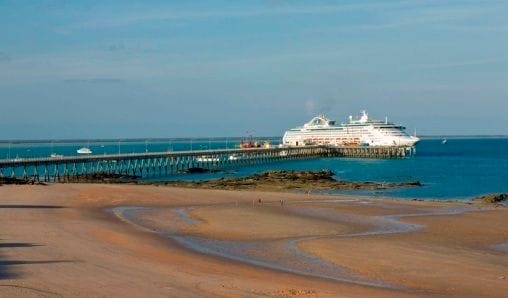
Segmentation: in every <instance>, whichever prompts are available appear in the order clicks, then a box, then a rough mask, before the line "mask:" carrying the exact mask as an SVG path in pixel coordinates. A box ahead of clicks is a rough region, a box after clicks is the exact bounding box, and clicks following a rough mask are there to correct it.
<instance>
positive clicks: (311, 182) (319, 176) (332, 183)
mask: <svg viewBox="0 0 508 298" xmlns="http://www.w3.org/2000/svg"><path fill="white" fill-rule="evenodd" d="M164 184H166V185H174V186H182V187H202V188H218V189H267V190H288V189H305V190H311V189H322V190H326V189H329V190H333V189H336V190H350V189H386V188H392V187H415V186H421V183H420V182H419V181H410V182H355V181H344V180H336V179H335V178H334V173H333V172H332V171H330V170H321V171H266V172H264V173H261V174H255V175H252V176H248V177H234V178H221V179H216V180H206V181H169V182H164Z"/></svg>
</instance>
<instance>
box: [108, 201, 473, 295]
mask: <svg viewBox="0 0 508 298" xmlns="http://www.w3.org/2000/svg"><path fill="white" fill-rule="evenodd" d="M310 203H312V205H311V204H310ZM316 203H318V206H316ZM265 204H274V205H275V204H276V202H267V203H265ZM338 204H353V205H372V206H375V207H376V208H381V209H386V210H389V214H386V215H359V214H353V213H348V212H343V211H339V210H337V208H336V207H337V206H338ZM227 207H231V206H229V205H228V206H227ZM199 208H200V207H173V208H148V207H116V208H114V209H113V213H114V214H115V215H116V216H118V217H119V218H121V219H122V220H124V221H126V222H129V223H131V224H133V225H135V226H137V227H139V228H142V229H145V230H147V231H151V232H156V233H159V234H161V235H164V236H166V237H168V238H170V239H172V240H174V241H176V242H177V243H179V244H180V245H182V246H183V247H186V248H188V249H191V250H194V251H196V252H199V253H203V254H209V255H214V256H219V257H223V258H227V259H230V260H234V261H239V262H243V263H247V264H251V265H255V266H260V267H265V268H270V269H275V270H281V271H285V272H290V273H296V274H301V275H306V276H312V277H319V278H325V279H331V280H336V281H342V282H351V283H355V284H361V285H368V286H375V287H384V288H401V287H400V286H398V285H395V284H391V283H388V282H384V281H382V280H376V279H372V278H367V277H364V276H361V275H360V274H358V273H355V272H352V271H351V270H349V269H347V268H344V267H342V266H339V265H338V264H335V263H332V262H329V261H326V260H323V259H321V258H319V257H317V256H315V255H313V254H310V253H307V252H305V251H303V250H301V249H300V248H299V247H298V244H299V243H301V242H303V241H310V240H315V239H323V238H334V237H367V236H377V235H386V234H394V233H410V232H415V231H418V230H421V229H423V228H424V226H423V225H419V224H413V223H407V222H404V221H402V219H404V218H407V217H417V216H441V215H454V214H460V213H464V212H470V211H474V210H481V209H480V208H478V207H470V206H452V207H438V208H436V207H433V208H411V209H409V210H408V208H406V209H404V210H400V205H392V204H385V203H383V202H372V201H364V200H347V201H346V200H300V201H292V202H291V203H290V204H288V205H287V206H285V207H280V208H284V210H285V212H287V214H289V215H290V216H300V217H305V218H311V219H315V220H324V221H327V222H331V223H336V224H341V225H344V224H354V225H356V226H360V227H361V230H354V231H350V232H344V233H328V234H318V235H314V234H313V235H305V236H294V237H279V238H275V239H251V240H238V239H233V240H230V239H216V238H214V237H211V236H210V235H196V234H195V233H192V232H189V231H190V229H191V228H192V227H194V226H199V225H201V224H206V223H203V222H202V221H201V220H199V219H197V218H196V217H193V216H192V215H191V214H189V211H190V210H192V209H199ZM408 211H409V212H408ZM161 218H162V219H163V220H161ZM338 249H340V248H338Z"/></svg>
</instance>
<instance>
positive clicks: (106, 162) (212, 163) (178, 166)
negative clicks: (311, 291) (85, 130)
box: [0, 146, 414, 182]
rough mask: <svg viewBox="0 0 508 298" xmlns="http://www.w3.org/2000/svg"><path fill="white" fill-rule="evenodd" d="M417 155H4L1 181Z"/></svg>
mask: <svg viewBox="0 0 508 298" xmlns="http://www.w3.org/2000/svg"><path fill="white" fill-rule="evenodd" d="M413 154H414V148H413V147H331V146H304V147H275V148H250V149H224V150H200V151H172V152H156V153H132V154H113V155H90V156H68V157H60V158H27V159H16V160H6V159H4V160H0V180H1V179H3V178H5V177H10V178H22V179H33V180H35V181H45V182H59V181H66V180H68V179H67V178H72V177H82V176H84V177H86V176H87V175H93V174H118V175H126V176H141V177H149V176H164V175H171V174H176V173H186V172H188V171H189V169H197V168H199V169H205V170H218V169H225V168H231V167H239V166H250V165H257V164H263V163H272V162H277V161H288V160H296V159H310V158H318V157H347V158H404V157H408V156H412V155H413ZM0 182H1V181H0Z"/></svg>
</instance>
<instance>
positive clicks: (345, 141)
mask: <svg viewBox="0 0 508 298" xmlns="http://www.w3.org/2000/svg"><path fill="white" fill-rule="evenodd" d="M419 140H420V139H419V138H417V137H416V136H410V135H409V134H407V133H406V132H405V127H403V126H401V125H397V124H394V123H392V122H388V119H385V121H380V120H374V119H370V118H369V115H368V114H367V112H366V111H362V115H361V116H360V117H358V118H357V119H353V116H349V121H348V122H347V123H341V124H336V123H335V121H334V120H330V119H328V118H326V117H325V116H324V115H318V116H316V117H314V118H312V120H310V121H309V122H307V123H305V124H304V125H303V126H300V127H296V128H293V129H290V130H288V131H286V132H285V134H284V137H283V138H282V143H283V145H285V146H305V145H332V146H413V145H415V144H416V143H417V142H418V141H419Z"/></svg>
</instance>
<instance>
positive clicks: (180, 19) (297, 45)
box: [0, 0, 508, 140]
mask: <svg viewBox="0 0 508 298" xmlns="http://www.w3.org/2000/svg"><path fill="white" fill-rule="evenodd" d="M507 53H508V1H505V0H504V1H481V0H472V1H465V0H464V1H462V0H460V1H459V0H458V1H454V0H450V1H442V0H437V1H432V0H428V1H420V0H408V1H397V0H390V1H382V0H376V1H362V0H355V1H332V0H326V1H324V0H323V1H320V0H314V1H290V0H287V1H283V0H278V1H277V0H257V1H248V0H246V1H232V0H230V1H169V0H166V1H128V0H122V1H115V0H109V1H70V0H69V1H67V0H52V1H49V0H48V1H14V0H13V1H6V0H0V127H1V129H0V139H4V140H9V139H57V138H85V139H86V138H89V139H92V138H129V137H147V138H148V137H220V136H244V135H246V134H254V135H258V136H279V135H282V134H283V133H284V131H285V130H286V129H288V128H291V127H294V126H297V125H300V124H302V123H304V122H306V121H308V120H309V119H310V118H311V117H312V116H313V115H315V114H318V113H325V114H326V115H327V116H328V117H329V118H332V119H336V120H337V121H338V122H340V121H346V119H347V117H348V116H349V115H356V114H359V112H360V110H364V109H365V110H367V111H368V112H369V114H370V115H371V116H372V117H374V118H378V119H384V118H385V116H388V119H389V120H390V121H394V122H397V123H400V124H403V125H405V126H406V127H408V130H409V131H410V132H411V133H412V132H413V130H416V131H417V133H418V134H426V135H429V134H508V121H507V116H506V115H507V111H508V55H507Z"/></svg>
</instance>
